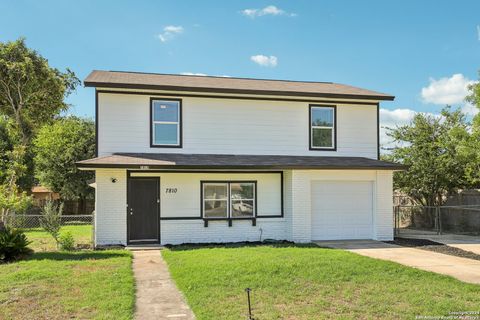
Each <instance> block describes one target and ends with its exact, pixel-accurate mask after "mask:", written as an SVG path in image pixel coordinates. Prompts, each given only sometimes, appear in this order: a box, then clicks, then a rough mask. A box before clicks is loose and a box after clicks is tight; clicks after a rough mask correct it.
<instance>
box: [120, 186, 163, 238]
mask: <svg viewBox="0 0 480 320" xmlns="http://www.w3.org/2000/svg"><path fill="white" fill-rule="evenodd" d="M159 185H160V180H159V178H143V177H142V178H139V177H135V178H129V179H128V199H127V201H128V204H127V234H128V244H156V243H160V223H159V222H160V219H159V216H160V200H159V198H160V192H159V189H160V186H159Z"/></svg>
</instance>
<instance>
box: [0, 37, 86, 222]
mask: <svg viewBox="0 0 480 320" xmlns="http://www.w3.org/2000/svg"><path fill="white" fill-rule="evenodd" d="M79 83H80V81H79V80H78V78H77V77H76V76H75V74H74V73H73V72H72V71H70V70H69V69H67V70H66V71H65V72H61V71H59V70H58V69H56V68H53V67H51V66H50V65H49V64H48V61H47V59H45V58H44V57H42V56H41V55H40V54H39V53H38V52H37V51H35V50H32V49H30V48H28V47H27V46H26V44H25V40H24V39H23V38H20V39H18V40H16V41H10V42H5V43H2V42H0V118H1V120H0V138H1V139H2V141H0V152H1V154H0V190H1V192H0V193H1V194H0V213H2V218H3V217H4V216H5V215H6V213H8V212H9V211H18V210H20V209H22V208H24V207H25V204H26V203H27V200H28V199H27V197H26V196H25V194H24V193H23V192H22V190H28V189H29V188H30V187H31V185H32V184H33V176H34V174H33V171H34V169H33V151H32V148H31V141H32V139H33V137H34V135H35V133H36V132H37V131H38V129H39V128H40V127H41V126H43V125H45V124H47V123H50V122H51V121H52V120H53V119H54V118H55V117H57V116H58V115H59V113H60V112H62V111H64V110H66V109H67V108H68V105H67V104H66V102H65V101H64V99H65V97H67V96H68V95H69V94H70V93H71V92H72V91H73V90H74V89H75V87H76V86H77V85H78V84H79Z"/></svg>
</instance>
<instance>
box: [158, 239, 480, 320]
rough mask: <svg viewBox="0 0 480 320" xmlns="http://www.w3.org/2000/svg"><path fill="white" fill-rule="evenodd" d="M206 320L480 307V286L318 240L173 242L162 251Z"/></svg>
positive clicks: (438, 312) (373, 315) (389, 314)
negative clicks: (284, 243) (205, 244)
mask: <svg viewBox="0 0 480 320" xmlns="http://www.w3.org/2000/svg"><path fill="white" fill-rule="evenodd" d="M162 255H163V256H164V258H165V260H166V261H167V263H168V266H169V269H170V272H171V274H172V276H173V278H174V280H175V281H176V283H177V285H178V287H179V288H180V289H181V290H182V291H183V293H184V294H185V296H186V298H187V300H188V303H189V305H190V306H191V307H192V309H193V311H194V312H195V314H196V316H197V318H198V319H224V320H227V319H244V318H245V316H246V314H247V304H246V294H245V291H244V290H245V288H247V287H250V288H252V289H253V312H254V316H255V319H262V320H266V319H331V318H340V319H393V318H395V319H412V318H415V316H417V315H423V316H425V315H430V316H442V315H447V316H448V315H449V312H454V311H480V299H479V298H480V286H478V285H472V284H466V283H463V282H460V281H458V280H455V279H453V278H450V277H447V276H442V275H439V274H434V273H430V272H425V271H421V270H417V269H413V268H409V267H405V266H402V265H399V264H396V263H392V262H387V261H381V260H375V259H371V258H367V257H363V256H360V255H356V254H353V253H349V252H346V251H341V250H333V249H325V248H319V247H310V246H294V245H291V246H256V247H255V246H244V247H211V248H205V247H204V248H201V247H188V246H180V247H173V248H171V249H169V250H164V251H163V252H162Z"/></svg>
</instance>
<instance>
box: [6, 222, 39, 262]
mask: <svg viewBox="0 0 480 320" xmlns="http://www.w3.org/2000/svg"><path fill="white" fill-rule="evenodd" d="M30 243H31V242H30V241H28V239H27V236H26V235H25V234H24V233H23V231H21V230H19V229H10V228H4V229H3V230H1V231H0V262H7V261H12V260H17V259H20V258H22V257H23V256H25V255H27V254H30V253H32V250H31V249H30V248H29V247H28V245H29V244H30Z"/></svg>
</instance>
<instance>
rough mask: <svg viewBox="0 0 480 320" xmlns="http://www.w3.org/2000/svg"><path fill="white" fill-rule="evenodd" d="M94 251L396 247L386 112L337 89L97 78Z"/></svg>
mask: <svg viewBox="0 0 480 320" xmlns="http://www.w3.org/2000/svg"><path fill="white" fill-rule="evenodd" d="M84 83H85V86H87V87H95V88H96V93H95V107H96V128H97V130H96V131H97V153H98V154H97V157H96V158H94V159H89V160H85V161H80V162H79V163H78V166H79V167H80V168H81V169H84V170H94V171H95V175H96V210H95V212H96V214H95V243H96V245H108V244H122V245H127V244H147V243H148V244H179V243H201V242H203V243H205V242H236V241H259V240H265V239H277V240H291V241H295V242H309V241H312V240H329V239H379V240H391V239H392V238H393V216H392V173H393V171H394V170H399V169H401V168H402V167H401V166H399V165H397V164H393V163H389V162H385V161H380V160H379V159H378V157H379V119H378V116H379V103H380V101H382V100H393V99H394V97H393V96H390V95H386V94H382V93H378V92H374V91H370V90H365V89H360V88H356V87H352V86H347V85H342V84H336V83H330V82H299V81H283V80H261V79H244V78H226V77H203V76H185V75H166V74H150V73H134V72H114V71H93V72H92V73H91V74H90V75H89V76H88V77H87V78H86V79H85V82H84Z"/></svg>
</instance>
